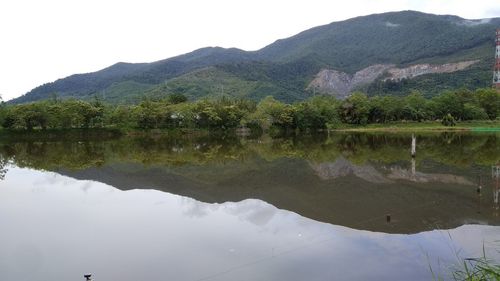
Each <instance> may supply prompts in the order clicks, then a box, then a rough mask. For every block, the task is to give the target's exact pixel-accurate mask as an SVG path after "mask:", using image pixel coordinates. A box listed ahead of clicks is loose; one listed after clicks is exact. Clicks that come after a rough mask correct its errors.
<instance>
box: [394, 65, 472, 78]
mask: <svg viewBox="0 0 500 281" xmlns="http://www.w3.org/2000/svg"><path fill="white" fill-rule="evenodd" d="M477 62H478V60H471V61H461V62H457V63H447V64H436V65H432V64H416V65H412V66H409V67H405V68H390V69H388V70H387V73H388V75H389V77H387V78H385V79H384V80H400V79H403V78H413V77H416V76H420V75H424V74H430V73H451V72H455V71H460V70H464V69H466V68H467V67H469V66H471V65H473V64H475V63H477Z"/></svg>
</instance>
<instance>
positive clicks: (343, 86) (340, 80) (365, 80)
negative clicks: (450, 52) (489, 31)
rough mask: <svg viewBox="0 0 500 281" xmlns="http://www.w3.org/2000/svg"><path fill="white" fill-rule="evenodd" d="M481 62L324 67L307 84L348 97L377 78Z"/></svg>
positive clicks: (445, 70) (441, 70)
mask: <svg viewBox="0 0 500 281" xmlns="http://www.w3.org/2000/svg"><path fill="white" fill-rule="evenodd" d="M477 62H479V60H468V61H461V62H456V63H446V64H434V65H432V64H415V65H411V66H408V67H405V68H398V67H395V65H393V64H375V65H371V66H369V67H366V68H364V69H361V70H360V71H358V72H356V73H354V74H352V75H351V74H347V73H345V72H341V71H338V70H333V69H322V70H321V71H320V72H319V73H318V74H316V76H315V78H314V79H313V80H312V81H311V83H309V85H308V86H307V90H310V91H313V92H317V93H323V94H330V95H335V96H337V97H338V98H346V97H347V96H349V94H350V93H351V92H352V91H354V90H356V88H358V87H360V86H362V85H367V84H370V83H372V82H374V81H375V80H376V79H377V78H382V80H384V81H386V80H396V81H397V80H401V79H406V78H413V77H417V76H420V75H424V74H433V73H452V72H455V71H460V70H464V69H466V68H467V67H469V66H471V65H473V64H475V63H477Z"/></svg>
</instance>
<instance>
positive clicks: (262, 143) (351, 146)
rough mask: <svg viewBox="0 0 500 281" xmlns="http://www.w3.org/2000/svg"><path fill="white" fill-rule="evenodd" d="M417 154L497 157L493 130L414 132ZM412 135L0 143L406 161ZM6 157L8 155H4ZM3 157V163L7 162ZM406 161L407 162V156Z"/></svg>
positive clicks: (43, 155)
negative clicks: (482, 133) (442, 132)
mask: <svg viewBox="0 0 500 281" xmlns="http://www.w3.org/2000/svg"><path fill="white" fill-rule="evenodd" d="M417 139H418V144H417V146H418V147H417V149H418V157H417V159H416V165H417V166H418V165H419V163H420V162H421V161H427V160H432V161H435V162H438V163H443V164H447V165H451V166H457V167H463V168H467V167H470V165H471V164H473V163H475V164H480V165H488V166H489V165H490V163H495V162H497V161H498V160H500V159H499V158H500V138H499V136H498V135H496V134H485V135H478V134H449V133H447V134H435V133H434V134H417ZM410 143H411V135H406V134H359V133H358V134H347V133H337V134H332V135H331V136H329V137H328V136H325V135H319V136H303V137H293V138H279V139H272V138H269V137H266V136H264V137H262V138H259V139H239V138H237V137H234V136H226V137H220V136H215V137H214V136H202V137H192V136H191V137H190V136H181V137H155V138H153V137H146V138H144V137H122V138H117V139H113V140H109V139H108V140H104V141H99V140H86V141H75V140H71V141H45V142H44V141H26V142H8V143H4V145H2V146H0V155H1V156H2V158H1V159H12V161H13V162H14V164H15V165H17V166H20V167H30V168H35V169H46V170H56V169H71V170H80V169H85V168H89V167H96V166H100V165H104V164H109V163H116V162H135V163H142V164H145V165H162V166H179V165H206V164H225V163H230V162H231V161H245V160H247V159H250V158H255V157H258V158H261V159H264V160H266V161H273V160H275V159H279V158H285V157H286V158H298V159H306V160H309V161H313V162H317V163H319V162H333V161H335V159H337V158H338V157H340V156H342V157H344V158H346V159H347V160H349V161H351V162H353V163H356V164H363V163H366V162H368V161H377V162H380V163H385V164H390V163H395V162H401V161H405V162H408V161H409V149H410ZM5 163H6V160H5ZM5 163H4V164H3V166H2V167H4V166H5ZM408 164H409V162H408Z"/></svg>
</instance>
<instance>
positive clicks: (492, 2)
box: [0, 0, 500, 100]
mask: <svg viewBox="0 0 500 281" xmlns="http://www.w3.org/2000/svg"><path fill="white" fill-rule="evenodd" d="M499 1H500V0H475V1H470V0H441V1H440V0H406V1H405V0H377V1H374V0H371V1H370V0H345V1H333V0H302V1H295V0H288V1H286V0H283V1H273V0H252V1H249V0H244V1H243V0H242V1H240V0H210V1H208V0H169V1H166V0H165V1H159V0H158V1H154V0H137V1H132V0H121V1H106V0H84V1H81V0H44V1H41V0H1V1H0V94H1V95H2V97H3V99H4V100H9V99H11V98H14V97H17V96H20V95H22V94H24V93H26V92H27V91H29V90H31V89H32V88H34V87H36V86H38V85H41V84H43V83H46V82H51V81H54V80H56V79H58V78H62V77H66V76H68V75H71V74H74V73H85V72H92V71H96V70H99V69H102V68H104V67H107V66H109V65H111V64H114V63H116V62H119V61H124V62H150V61H155V60H160V59H165V58H168V57H172V56H175V55H179V54H182V53H186V52H190V51H192V50H195V49H198V48H201V47H206V46H221V47H226V48H227V47H237V48H241V49H244V50H257V49H260V48H262V47H264V46H265V45H267V44H270V43H272V42H274V41H275V40H277V39H279V38H285V37H289V36H291V35H294V34H296V33H298V32H300V31H303V30H305V29H308V28H311V27H314V26H317V25H322V24H327V23H330V22H333V21H339V20H344V19H347V18H351V17H355V16H361V15H368V14H372V13H380V12H387V11H400V10H417V11H422V12H428V13H435V14H453V15H458V16H461V17H464V18H468V19H477V18H488V17H499V16H500V2H499Z"/></svg>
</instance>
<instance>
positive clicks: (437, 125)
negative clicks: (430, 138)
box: [335, 120, 500, 132]
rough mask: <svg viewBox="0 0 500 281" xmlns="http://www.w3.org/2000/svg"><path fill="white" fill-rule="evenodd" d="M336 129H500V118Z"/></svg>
mask: <svg viewBox="0 0 500 281" xmlns="http://www.w3.org/2000/svg"><path fill="white" fill-rule="evenodd" d="M335 131H355V132H358V131H359V132H365V131H375V132H376V131H380V132H385V131H387V132H389V131H390V132H392V131H500V120H495V121H487V120H485V121H462V122H457V125H456V126H453V127H449V126H444V125H442V124H441V122H439V121H426V122H390V123H383V124H368V125H366V126H361V125H346V127H343V128H339V129H337V130H335Z"/></svg>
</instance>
